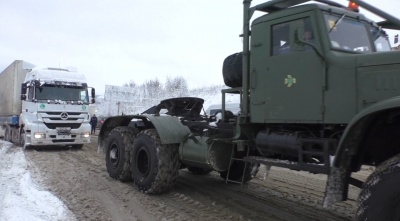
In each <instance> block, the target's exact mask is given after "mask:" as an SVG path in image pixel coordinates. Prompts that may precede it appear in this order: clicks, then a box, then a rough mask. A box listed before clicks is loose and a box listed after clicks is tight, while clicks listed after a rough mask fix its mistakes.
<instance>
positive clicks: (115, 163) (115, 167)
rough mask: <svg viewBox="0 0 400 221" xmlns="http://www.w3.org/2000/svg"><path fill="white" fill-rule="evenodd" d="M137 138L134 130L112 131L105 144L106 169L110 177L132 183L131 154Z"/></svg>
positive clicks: (122, 128)
mask: <svg viewBox="0 0 400 221" xmlns="http://www.w3.org/2000/svg"><path fill="white" fill-rule="evenodd" d="M135 137H136V134H135V130H134V128H130V127H116V128H114V129H113V130H111V132H110V134H109V135H108V137H107V140H106V142H105V145H106V167H107V172H108V174H109V175H110V177H112V178H114V179H118V180H121V181H131V180H132V173H131V170H130V152H131V147H132V144H133V141H134V139H135Z"/></svg>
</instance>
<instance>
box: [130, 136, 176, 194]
mask: <svg viewBox="0 0 400 221" xmlns="http://www.w3.org/2000/svg"><path fill="white" fill-rule="evenodd" d="M179 167H180V162H179V153H178V145H175V144H173V145H170V144H169V145H165V144H161V140H160V138H159V136H158V133H157V131H156V130H154V129H149V130H144V131H142V132H141V133H139V135H138V136H137V138H136V140H135V142H134V144H133V149H132V153H131V170H132V176H133V179H134V181H135V184H136V186H137V187H138V188H139V190H140V191H144V192H146V193H148V194H161V193H165V192H168V191H169V190H171V189H172V187H173V186H174V184H175V182H176V179H177V177H178V175H179V172H178V170H179Z"/></svg>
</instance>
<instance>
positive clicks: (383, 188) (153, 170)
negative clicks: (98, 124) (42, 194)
mask: <svg viewBox="0 0 400 221" xmlns="http://www.w3.org/2000/svg"><path fill="white" fill-rule="evenodd" d="M306 2H308V1H307V0H271V1H268V2H265V3H262V4H259V5H255V6H251V0H244V2H243V4H244V10H243V11H244V21H243V22H244V25H243V34H242V35H241V37H243V51H242V52H240V53H237V54H233V55H231V56H229V57H227V58H226V59H225V61H224V65H223V78H224V81H225V84H226V85H227V86H229V87H230V88H229V89H225V90H223V91H222V103H223V107H222V109H223V110H224V103H225V100H224V99H225V95H226V94H227V93H237V94H239V95H240V96H241V105H240V107H241V111H240V116H234V115H232V114H228V112H225V111H222V115H223V116H222V121H220V122H210V121H212V120H213V119H215V118H213V117H209V116H203V115H202V104H203V102H204V101H203V100H202V99H199V98H173V99H168V100H164V101H162V102H161V103H160V104H159V105H157V106H155V107H153V108H151V109H150V110H149V111H148V112H147V114H142V115H125V116H117V117H112V118H109V119H107V120H106V122H105V123H104V125H103V127H102V129H101V132H100V136H99V148H102V149H103V150H104V151H105V153H106V165H107V170H108V172H109V174H110V176H111V177H113V178H116V179H121V180H134V182H135V184H136V185H137V186H138V188H139V189H140V190H142V191H144V192H147V193H149V194H160V193H164V192H167V191H169V190H170V189H171V188H172V186H173V185H174V182H175V181H176V178H177V176H178V170H179V169H182V168H188V169H189V171H191V172H193V173H201V174H204V173H209V172H211V171H217V172H219V173H220V174H221V177H222V178H224V179H225V180H227V182H228V181H231V182H237V183H245V182H248V181H249V180H251V178H252V177H253V176H254V175H255V174H256V173H257V171H258V167H259V165H260V164H265V165H267V168H269V167H271V166H278V167H285V168H290V169H293V170H304V171H310V172H312V173H322V174H327V175H328V179H327V185H326V192H325V197H324V200H323V202H324V206H328V205H331V204H333V203H335V202H338V201H343V200H346V199H347V195H348V186H349V185H354V186H357V187H359V188H361V189H362V191H361V193H360V196H359V209H358V211H357V214H356V217H357V219H359V220H393V219H396V220H398V219H399V217H400V200H399V198H400V188H398V187H399V186H400V136H399V135H400V97H399V95H400V52H398V51H391V47H390V43H389V41H388V36H387V34H386V33H385V31H384V30H383V29H397V30H398V29H400V21H399V20H398V19H397V18H395V17H393V16H390V15H388V14H387V13H385V12H383V11H381V10H379V9H378V8H376V7H374V6H372V5H369V4H367V3H366V2H364V1H361V0H354V1H352V2H351V4H349V6H351V7H345V6H342V5H340V4H338V3H335V2H332V1H328V0H318V1H317V2H318V3H311V4H302V3H306ZM356 4H358V5H359V6H361V7H362V8H364V9H367V10H369V11H371V12H372V13H374V14H376V15H379V16H380V17H382V18H383V19H384V20H383V21H382V22H379V23H375V22H374V21H372V20H369V19H368V18H366V17H365V16H364V15H362V14H360V13H359V12H358V9H357V8H356V7H354V6H356ZM256 11H257V12H262V13H264V14H263V15H261V16H259V17H258V18H255V19H254V20H252V16H253V14H254V13H255V12H256ZM251 20H252V22H251V26H250V21H251ZM163 109H165V110H166V111H162V110H163ZM162 113H165V114H162ZM211 123H214V124H211ZM362 165H373V166H376V170H375V172H373V173H372V174H371V175H370V177H369V178H368V179H367V181H365V182H363V181H360V180H357V179H355V178H352V177H351V174H352V173H353V172H357V171H359V170H360V169H361V166H362ZM199 179H200V177H199Z"/></svg>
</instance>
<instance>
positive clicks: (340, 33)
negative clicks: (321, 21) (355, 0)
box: [325, 14, 372, 53]
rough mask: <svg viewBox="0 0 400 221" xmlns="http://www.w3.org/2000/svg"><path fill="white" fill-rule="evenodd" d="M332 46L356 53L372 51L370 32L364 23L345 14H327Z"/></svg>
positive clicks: (326, 18) (326, 19)
mask: <svg viewBox="0 0 400 221" xmlns="http://www.w3.org/2000/svg"><path fill="white" fill-rule="evenodd" d="M325 21H326V25H327V30H328V34H329V38H330V42H331V47H332V48H334V49H339V50H343V51H349V52H356V53H369V52H372V45H371V41H370V39H369V37H368V36H369V34H368V31H367V28H366V26H365V24H364V23H362V22H361V21H356V20H353V19H350V18H348V17H346V16H345V15H341V16H340V15H332V14H325Z"/></svg>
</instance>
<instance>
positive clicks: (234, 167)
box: [220, 160, 260, 183]
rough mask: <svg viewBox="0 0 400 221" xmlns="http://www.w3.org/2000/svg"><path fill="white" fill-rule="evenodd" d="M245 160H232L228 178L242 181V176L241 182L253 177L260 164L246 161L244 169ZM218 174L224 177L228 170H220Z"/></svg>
mask: <svg viewBox="0 0 400 221" xmlns="http://www.w3.org/2000/svg"><path fill="white" fill-rule="evenodd" d="M245 164H246V163H245V162H243V161H237V160H235V161H233V162H232V164H231V166H230V170H229V177H228V179H229V180H233V181H236V182H242V177H243V173H244V177H243V183H247V182H249V181H250V180H251V179H253V177H255V176H256V175H257V173H258V170H259V168H260V164H257V163H247V166H246V169H245V170H244V166H245ZM220 175H221V177H222V178H223V179H226V177H227V175H228V171H223V172H220Z"/></svg>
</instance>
